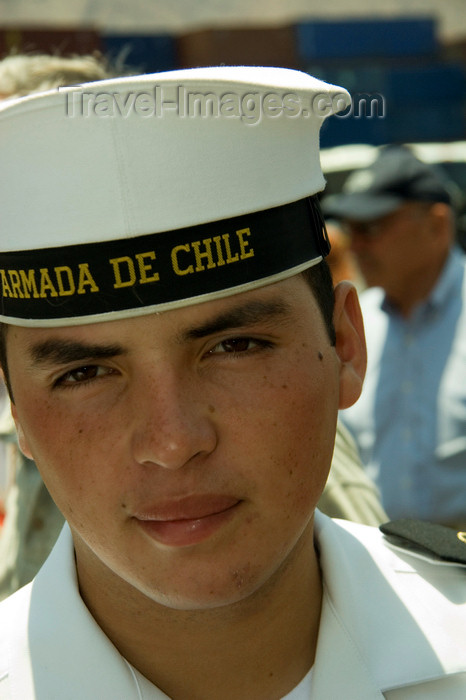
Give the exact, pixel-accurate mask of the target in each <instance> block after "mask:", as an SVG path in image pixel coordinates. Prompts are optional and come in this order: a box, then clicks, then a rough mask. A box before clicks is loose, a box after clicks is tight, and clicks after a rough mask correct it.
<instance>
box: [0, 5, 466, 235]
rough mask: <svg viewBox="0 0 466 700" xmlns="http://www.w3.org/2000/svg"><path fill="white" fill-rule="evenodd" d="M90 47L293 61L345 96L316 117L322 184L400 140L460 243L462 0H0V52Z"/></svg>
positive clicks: (465, 35) (465, 70) (171, 61)
mask: <svg viewBox="0 0 466 700" xmlns="http://www.w3.org/2000/svg"><path fill="white" fill-rule="evenodd" d="M12 51H13V52H15V51H16V52H27V53H30V52H46V53H58V54H60V55H66V56H69V55H74V54H88V53H94V52H98V53H100V54H102V55H103V56H104V57H106V58H108V59H109V60H110V61H111V62H112V63H113V64H116V65H117V67H118V66H121V67H122V69H123V68H124V69H125V71H130V72H133V73H138V72H141V73H142V72H154V71H163V70H170V69H174V68H185V67H193V66H203V65H218V64H226V65H229V64H231V65H233V64H236V65H237V64H249V65H276V66H285V67H289V68H298V69H300V70H304V71H307V72H309V73H311V74H313V75H316V76H317V77H320V78H322V79H324V80H326V81H328V82H332V83H335V84H337V85H343V86H344V87H345V88H347V89H348V90H349V91H350V93H351V94H352V96H353V106H352V108H351V109H349V110H347V112H346V113H344V114H343V115H341V116H338V117H334V118H332V119H329V120H327V121H326V123H325V124H324V127H323V129H322V135H321V144H322V147H323V148H324V152H323V154H322V164H323V168H324V172H325V174H326V177H327V181H328V185H327V191H328V192H329V193H331V192H333V191H338V190H340V189H341V186H342V184H343V182H344V180H345V178H346V176H347V175H348V173H349V172H350V171H351V170H353V169H354V168H357V167H361V166H363V165H366V164H367V163H369V162H370V161H371V160H372V159H373V158H374V157H375V148H374V147H376V146H379V145H383V144H386V143H393V142H395V143H402V142H403V143H412V144H414V148H415V150H416V153H417V155H418V156H420V157H421V158H423V159H426V160H429V161H430V162H435V163H439V164H441V166H442V167H444V168H445V169H446V170H447V171H448V174H449V176H450V177H451V178H452V179H453V180H454V182H455V183H456V184H457V186H458V192H457V196H458V213H459V218H460V221H459V236H460V238H461V239H462V238H463V237H465V238H466V224H465V218H464V214H465V212H466V206H465V203H464V201H462V198H463V199H464V194H463V193H464V192H466V142H465V140H466V5H465V2H464V0H442V1H441V2H439V1H438V0H384V2H381V0H351V1H350V0H333V2H332V3H328V4H327V3H325V2H324V3H323V2H321V0H286V1H284V0H253V1H252V2H251V0H248V1H246V0H228V2H227V1H226V0H197V1H196V0H66V2H63V0H0V58H2V57H4V56H5V55H8V54H9V53H11V52H12Z"/></svg>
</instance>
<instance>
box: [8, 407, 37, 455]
mask: <svg viewBox="0 0 466 700" xmlns="http://www.w3.org/2000/svg"><path fill="white" fill-rule="evenodd" d="M10 407H11V415H12V416H13V420H14V422H15V427H16V434H17V436H18V445H19V449H20V450H21V452H22V453H23V455H24V456H25V457H27V458H28V459H34V457H33V456H32V453H31V450H30V448H29V443H28V441H27V438H26V435H25V433H24V430H23V426H22V425H21V421H20V419H19V417H18V411H17V410H16V406H15V404H14V403H13V401H10Z"/></svg>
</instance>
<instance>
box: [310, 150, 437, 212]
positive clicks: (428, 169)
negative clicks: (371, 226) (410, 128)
mask: <svg viewBox="0 0 466 700" xmlns="http://www.w3.org/2000/svg"><path fill="white" fill-rule="evenodd" d="M408 201H415V202H444V203H446V204H450V203H451V197H450V194H449V192H448V189H447V186H446V184H445V181H444V178H443V177H442V175H441V174H440V173H439V172H438V171H437V170H436V168H435V167H433V166H432V165H429V164H428V163H424V162H422V161H420V160H418V159H417V158H416V157H415V156H414V154H413V153H412V151H411V150H410V149H409V148H407V147H406V146H385V147H384V148H382V149H381V150H380V153H379V155H378V157H377V158H376V160H375V161H374V162H373V163H372V165H370V166H368V167H367V168H361V169H360V170H356V171H354V172H353V173H351V175H350V176H349V177H348V179H347V180H346V182H345V184H344V186H343V190H342V192H341V194H335V195H330V196H328V197H327V198H326V199H324V202H323V210H324V214H325V215H326V216H333V217H335V218H338V219H353V220H355V221H370V220H371V219H378V218H379V217H381V216H385V215H387V214H391V212H393V211H395V210H396V209H398V208H399V207H400V206H401V205H402V204H404V203H405V202H408Z"/></svg>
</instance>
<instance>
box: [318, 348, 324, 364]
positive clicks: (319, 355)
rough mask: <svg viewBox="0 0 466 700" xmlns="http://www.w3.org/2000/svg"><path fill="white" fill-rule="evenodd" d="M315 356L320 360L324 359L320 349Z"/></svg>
mask: <svg viewBox="0 0 466 700" xmlns="http://www.w3.org/2000/svg"><path fill="white" fill-rule="evenodd" d="M317 357H318V358H319V360H320V361H321V362H322V360H323V359H324V356H323V353H321V352H320V350H319V352H318V353H317Z"/></svg>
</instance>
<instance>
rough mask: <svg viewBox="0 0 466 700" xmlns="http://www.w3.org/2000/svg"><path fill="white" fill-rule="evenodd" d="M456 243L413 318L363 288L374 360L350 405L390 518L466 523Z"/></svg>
mask: <svg viewBox="0 0 466 700" xmlns="http://www.w3.org/2000/svg"><path fill="white" fill-rule="evenodd" d="M465 260H466V259H465V257H464V256H463V254H462V253H461V252H460V251H458V250H454V251H453V252H452V253H451V254H450V256H449V258H448V261H447V263H446V265H445V267H444V270H443V272H442V275H441V277H440V279H439V281H438V282H437V285H436V286H435V288H434V289H433V291H432V293H431V295H430V297H429V298H428V299H427V300H426V301H425V302H423V303H422V304H420V305H419V306H418V307H417V308H416V309H415V311H414V313H413V314H412V315H411V316H410V318H409V319H404V318H402V317H401V316H400V315H399V314H398V313H396V311H395V310H394V309H393V308H391V307H390V305H389V304H388V302H387V301H386V299H385V295H384V292H383V290H381V289H378V288H374V289H369V290H367V291H366V292H364V293H363V294H362V298H361V306H362V310H363V316H364V323H365V329H366V339H367V346H368V369H367V375H366V379H365V383H364V387H363V392H362V395H361V398H360V399H359V401H358V402H357V403H356V404H355V406H353V407H351V408H349V409H346V410H344V411H341V419H342V420H343V422H344V423H345V424H346V425H347V426H348V428H349V429H350V431H351V432H352V433H353V435H354V437H355V439H356V442H357V444H358V447H359V450H360V453H361V459H362V461H363V464H364V465H365V467H366V469H367V471H368V473H369V476H370V477H371V478H372V479H374V481H375V482H376V484H377V486H378V487H379V489H380V492H381V496H382V503H383V505H384V507H385V510H386V511H387V513H388V515H389V517H390V518H392V519H395V518H401V517H410V518H420V519H423V520H430V521H432V522H439V523H444V524H449V523H452V522H457V521H461V522H463V521H464V522H466V276H465Z"/></svg>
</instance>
